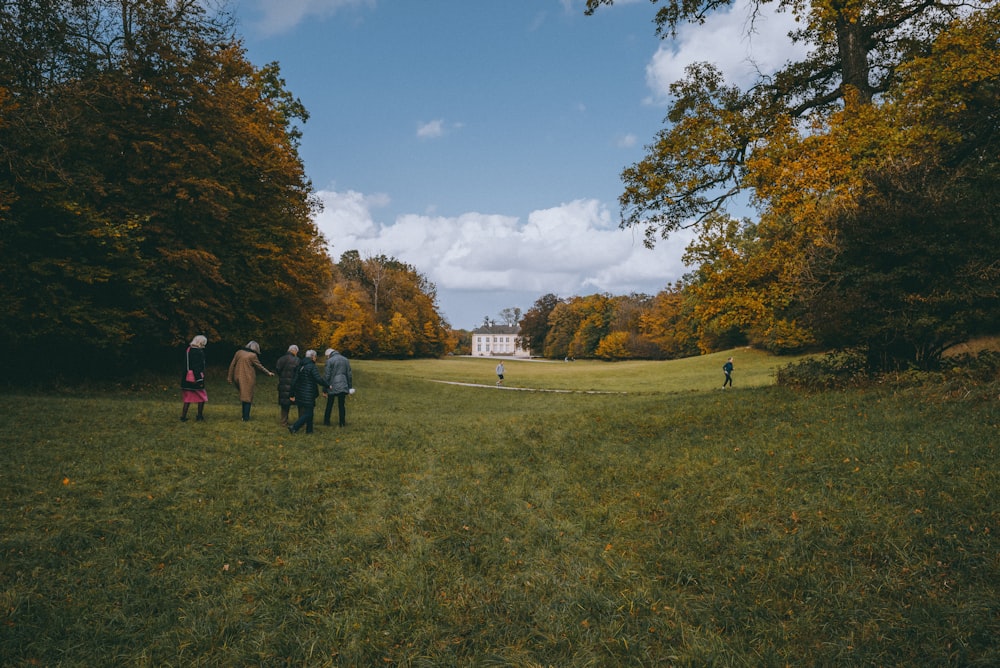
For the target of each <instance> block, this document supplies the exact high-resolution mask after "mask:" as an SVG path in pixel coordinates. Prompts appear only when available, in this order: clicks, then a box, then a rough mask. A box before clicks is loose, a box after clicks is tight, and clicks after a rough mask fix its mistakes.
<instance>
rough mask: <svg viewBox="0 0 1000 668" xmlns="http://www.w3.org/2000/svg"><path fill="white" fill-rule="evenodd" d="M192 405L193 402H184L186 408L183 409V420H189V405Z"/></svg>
mask: <svg viewBox="0 0 1000 668" xmlns="http://www.w3.org/2000/svg"><path fill="white" fill-rule="evenodd" d="M190 405H191V404H189V403H188V402H186V401H185V402H184V408H182V409H181V422H187V419H188V406H190Z"/></svg>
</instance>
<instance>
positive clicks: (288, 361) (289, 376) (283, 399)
mask: <svg viewBox="0 0 1000 668" xmlns="http://www.w3.org/2000/svg"><path fill="white" fill-rule="evenodd" d="M298 368H299V347H298V346H297V345H295V344H294V343H293V344H292V345H290V346H288V352H287V353H285V354H284V355H282V356H281V357H279V358H278V361H277V363H276V364H275V365H274V372H275V373H276V374H278V406H280V407H281V426H282V427H287V426H288V410H289V409H290V408H291V407H292V401H291V399H290V397H291V396H292V382H293V381H294V380H295V372H296V370H298Z"/></svg>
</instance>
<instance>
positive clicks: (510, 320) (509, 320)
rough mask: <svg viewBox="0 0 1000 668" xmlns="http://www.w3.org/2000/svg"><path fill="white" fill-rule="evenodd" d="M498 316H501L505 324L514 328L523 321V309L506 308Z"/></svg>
mask: <svg viewBox="0 0 1000 668" xmlns="http://www.w3.org/2000/svg"><path fill="white" fill-rule="evenodd" d="M498 315H499V316H500V320H502V321H503V324H505V325H506V326H508V327H513V326H515V325H516V324H517V323H518V322H519V321H520V320H521V309H520V308H518V307H516V306H514V307H511V308H505V309H503V310H502V311H500V313H499V314H498Z"/></svg>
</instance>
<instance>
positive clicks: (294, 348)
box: [288, 343, 299, 354]
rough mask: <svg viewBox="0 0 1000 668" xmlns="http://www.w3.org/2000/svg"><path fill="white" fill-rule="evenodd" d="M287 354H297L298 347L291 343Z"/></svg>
mask: <svg viewBox="0 0 1000 668" xmlns="http://www.w3.org/2000/svg"><path fill="white" fill-rule="evenodd" d="M288 352H290V353H292V354H295V353H297V352H299V347H298V346H297V345H295V344H294V343H293V344H292V345H290V346H288Z"/></svg>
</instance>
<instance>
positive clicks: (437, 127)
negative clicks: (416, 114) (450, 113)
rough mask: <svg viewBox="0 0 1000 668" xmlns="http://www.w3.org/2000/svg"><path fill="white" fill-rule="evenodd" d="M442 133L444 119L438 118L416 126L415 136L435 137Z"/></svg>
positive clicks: (423, 137)
mask: <svg viewBox="0 0 1000 668" xmlns="http://www.w3.org/2000/svg"><path fill="white" fill-rule="evenodd" d="M443 134H444V121H443V120H441V119H440V118H439V119H437V120H434V121H431V122H429V123H421V124H419V125H418V126H417V136H418V137H420V138H421V139H436V138H437V137H440V136H441V135H443Z"/></svg>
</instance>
